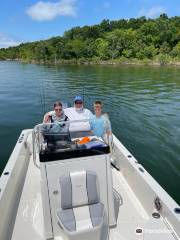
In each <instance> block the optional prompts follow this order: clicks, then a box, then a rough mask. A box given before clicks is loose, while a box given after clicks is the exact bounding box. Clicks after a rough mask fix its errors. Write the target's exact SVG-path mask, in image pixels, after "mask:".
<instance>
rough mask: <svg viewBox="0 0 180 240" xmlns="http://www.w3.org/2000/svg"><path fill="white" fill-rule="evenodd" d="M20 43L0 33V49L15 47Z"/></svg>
mask: <svg viewBox="0 0 180 240" xmlns="http://www.w3.org/2000/svg"><path fill="white" fill-rule="evenodd" d="M20 43H22V41H18V40H16V39H15V38H13V37H11V36H9V35H8V34H5V33H0V48H7V47H12V46H17V45H19V44H20Z"/></svg>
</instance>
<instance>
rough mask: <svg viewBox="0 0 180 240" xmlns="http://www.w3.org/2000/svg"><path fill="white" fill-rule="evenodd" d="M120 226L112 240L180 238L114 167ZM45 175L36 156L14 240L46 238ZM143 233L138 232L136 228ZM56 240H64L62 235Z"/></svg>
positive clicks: (27, 183) (114, 229) (24, 194)
mask: <svg viewBox="0 0 180 240" xmlns="http://www.w3.org/2000/svg"><path fill="white" fill-rule="evenodd" d="M112 175H113V185H114V196H115V208H116V211H115V212H116V217H117V226H116V227H114V228H111V229H110V240H136V239H137V240H140V239H142V240H174V239H176V240H177V239H178V238H177V237H176V236H175V235H173V234H174V233H172V232H171V231H170V229H169V227H168V224H167V223H166V221H165V220H164V219H163V218H159V219H154V218H153V217H150V216H148V214H147V213H146V211H145V209H144V208H143V206H142V205H141V203H140V202H139V200H138V199H137V198H136V196H135V194H134V193H133V191H132V190H131V188H130V187H129V186H128V184H127V182H126V180H125V178H124V177H123V175H122V173H121V172H120V171H117V170H116V169H114V168H113V169H112ZM40 181H41V175H40V171H39V169H38V168H36V167H35V166H34V163H33V160H32V157H31V159H30V163H29V168H28V172H27V176H26V180H25V184H24V187H23V191H22V196H21V200H20V204H19V207H18V212H17V216H16V221H15V225H14V231H13V234H12V238H11V239H12V240H21V239H22V240H23V239H26V240H32V239H33V240H45V238H44V234H43V209H42V199H41V187H40ZM137 228H142V229H143V233H142V234H137V233H136V229H137ZM56 240H63V238H61V237H58V238H56Z"/></svg>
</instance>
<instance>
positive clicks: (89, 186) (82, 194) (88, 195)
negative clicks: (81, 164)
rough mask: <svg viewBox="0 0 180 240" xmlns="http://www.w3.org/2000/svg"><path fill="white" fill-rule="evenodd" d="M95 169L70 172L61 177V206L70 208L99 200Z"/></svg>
mask: <svg viewBox="0 0 180 240" xmlns="http://www.w3.org/2000/svg"><path fill="white" fill-rule="evenodd" d="M97 184H98V182H97V175H96V173H95V172H94V171H81V172H70V173H69V174H68V175H65V176H62V177H61V178H60V187H61V208H62V209H69V208H73V207H79V206H83V205H90V204H95V203H98V202H99V196H98V186H97Z"/></svg>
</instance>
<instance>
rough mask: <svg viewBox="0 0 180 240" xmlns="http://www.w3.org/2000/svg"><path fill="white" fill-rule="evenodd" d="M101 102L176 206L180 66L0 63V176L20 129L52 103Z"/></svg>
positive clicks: (114, 125)
mask: <svg viewBox="0 0 180 240" xmlns="http://www.w3.org/2000/svg"><path fill="white" fill-rule="evenodd" d="M77 94H78V95H79V94H80V95H84V99H85V105H86V107H88V108H90V109H92V103H93V101H94V100H96V99H100V100H102V101H103V103H104V112H107V113H108V114H109V116H110V120H111V122H112V128H113V132H114V133H115V135H116V136H117V137H118V138H119V139H120V141H121V142H122V143H123V144H124V145H125V146H126V147H127V148H128V149H129V150H130V151H131V152H132V154H133V155H134V156H135V157H136V158H137V159H138V160H139V162H140V163H141V164H142V165H143V166H144V167H145V168H146V169H147V170H148V171H149V173H150V174H151V175H152V176H153V177H154V178H155V179H156V180H157V181H158V182H159V183H160V184H161V186H162V187H163V188H165V190H166V191H167V192H168V193H169V194H170V195H171V196H172V197H173V198H174V199H175V200H176V201H177V202H178V203H180V68H174V67H172V68H168V67H162V68H159V67H157V68H156V67H137V66H136V67H135V66H134V67H132V66H60V67H50V66H39V65H35V64H23V63H18V62H0V113H1V116H0V117H1V120H0V173H1V172H2V170H3V168H4V167H5V164H6V162H7V161H8V158H9V156H10V154H11V152H12V150H13V148H14V145H15V143H16V141H17V138H18V137H19V134H20V132H21V130H22V129H25V128H32V127H33V126H34V125H35V124H37V123H39V122H40V121H42V116H43V114H44V112H45V111H48V110H50V109H51V107H52V105H53V102H54V101H55V100H57V99H64V100H65V101H68V102H72V98H73V97H74V96H75V95H77Z"/></svg>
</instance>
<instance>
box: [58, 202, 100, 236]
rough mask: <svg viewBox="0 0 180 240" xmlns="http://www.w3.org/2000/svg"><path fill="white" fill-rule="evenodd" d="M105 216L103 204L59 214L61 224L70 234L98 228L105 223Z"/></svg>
mask: <svg viewBox="0 0 180 240" xmlns="http://www.w3.org/2000/svg"><path fill="white" fill-rule="evenodd" d="M103 216H104V205H103V204H102V203H96V204H91V205H88V206H81V207H76V208H72V209H65V210H63V209H61V210H58V212H57V217H58V221H59V224H60V225H61V226H63V227H65V228H66V230H67V231H70V232H75V231H77V232H78V231H82V230H87V229H91V228H93V227H98V226H100V225H101V223H102V221H103Z"/></svg>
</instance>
